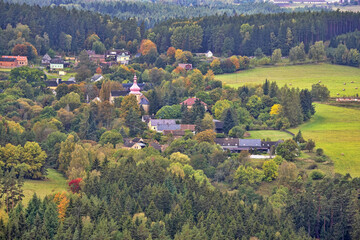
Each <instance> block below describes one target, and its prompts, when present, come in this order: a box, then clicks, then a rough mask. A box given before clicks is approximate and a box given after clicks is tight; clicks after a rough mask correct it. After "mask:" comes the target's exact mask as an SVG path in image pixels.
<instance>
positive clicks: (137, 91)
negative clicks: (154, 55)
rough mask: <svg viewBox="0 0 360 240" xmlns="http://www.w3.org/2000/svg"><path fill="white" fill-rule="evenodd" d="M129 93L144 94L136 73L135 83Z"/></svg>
mask: <svg viewBox="0 0 360 240" xmlns="http://www.w3.org/2000/svg"><path fill="white" fill-rule="evenodd" d="M129 94H134V95H142V94H141V92H140V87H139V86H138V85H137V77H136V74H135V75H134V83H133V85H132V86H131V88H130V93H129Z"/></svg>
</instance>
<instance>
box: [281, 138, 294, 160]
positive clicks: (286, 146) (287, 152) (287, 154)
mask: <svg viewBox="0 0 360 240" xmlns="http://www.w3.org/2000/svg"><path fill="white" fill-rule="evenodd" d="M276 153H277V154H278V155H280V156H281V157H283V158H284V159H285V160H288V161H294V160H295V159H296V157H297V156H298V155H299V149H298V145H297V144H296V142H295V141H294V140H292V139H288V140H285V142H283V143H280V144H279V145H278V147H277V148H276Z"/></svg>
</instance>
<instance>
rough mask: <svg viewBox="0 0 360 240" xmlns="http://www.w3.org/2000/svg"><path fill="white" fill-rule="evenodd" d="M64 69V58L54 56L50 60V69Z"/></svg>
mask: <svg viewBox="0 0 360 240" xmlns="http://www.w3.org/2000/svg"><path fill="white" fill-rule="evenodd" d="M58 69H64V60H62V59H61V58H54V59H52V60H51V61H50V70H58Z"/></svg>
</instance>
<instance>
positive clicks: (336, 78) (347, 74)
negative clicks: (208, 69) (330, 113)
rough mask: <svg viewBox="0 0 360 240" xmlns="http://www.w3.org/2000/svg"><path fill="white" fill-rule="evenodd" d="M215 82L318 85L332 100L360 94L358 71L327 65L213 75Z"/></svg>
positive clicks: (267, 68) (234, 84)
mask: <svg viewBox="0 0 360 240" xmlns="http://www.w3.org/2000/svg"><path fill="white" fill-rule="evenodd" d="M215 79H217V80H221V81H222V82H223V83H225V84H226V85H229V86H231V87H235V88H238V87H240V86H243V85H255V84H262V83H263V82H264V81H265V79H267V80H269V81H276V82H277V83H278V85H279V86H280V87H281V86H284V85H285V84H287V85H288V86H289V87H299V88H300V89H304V88H308V89H311V86H312V85H313V84H316V83H318V82H319V81H321V84H324V85H326V86H327V87H328V89H329V90H330V96H331V97H336V96H340V97H343V96H354V95H356V94H360V68H355V67H348V66H341V65H333V64H327V63H320V64H306V65H289V66H271V67H257V68H253V69H248V70H244V71H239V72H237V73H231V74H222V75H216V76H215ZM344 83H346V85H344ZM355 88H358V89H355ZM343 89H345V91H343ZM337 94H339V95H337Z"/></svg>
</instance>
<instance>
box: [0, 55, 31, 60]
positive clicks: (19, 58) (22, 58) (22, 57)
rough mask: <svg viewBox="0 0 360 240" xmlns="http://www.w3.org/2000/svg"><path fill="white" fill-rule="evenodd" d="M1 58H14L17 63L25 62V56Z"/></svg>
mask: <svg viewBox="0 0 360 240" xmlns="http://www.w3.org/2000/svg"><path fill="white" fill-rule="evenodd" d="M2 57H3V58H15V59H16V60H18V61H27V57H26V56H2Z"/></svg>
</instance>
